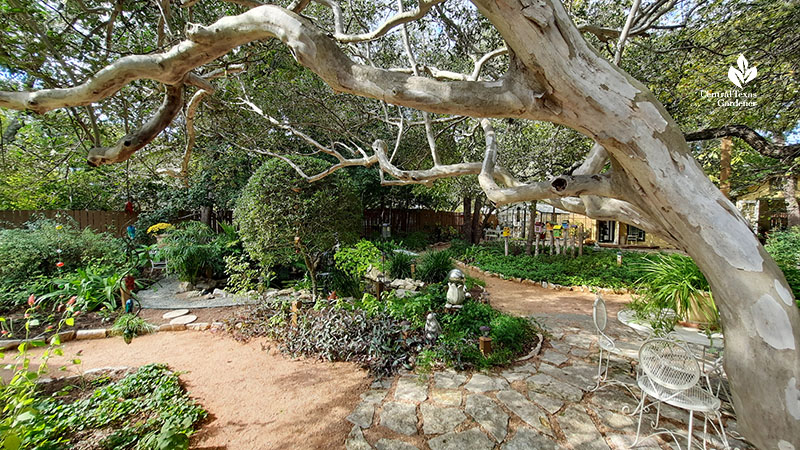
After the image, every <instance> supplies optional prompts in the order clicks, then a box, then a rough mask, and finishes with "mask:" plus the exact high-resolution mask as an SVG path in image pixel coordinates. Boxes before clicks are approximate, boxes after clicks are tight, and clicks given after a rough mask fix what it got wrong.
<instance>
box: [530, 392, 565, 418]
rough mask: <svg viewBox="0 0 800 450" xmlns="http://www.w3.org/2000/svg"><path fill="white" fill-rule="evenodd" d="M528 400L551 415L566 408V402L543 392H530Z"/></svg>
mask: <svg viewBox="0 0 800 450" xmlns="http://www.w3.org/2000/svg"><path fill="white" fill-rule="evenodd" d="M528 398H530V399H531V401H533V402H534V403H536V404H537V405H539V406H541V407H542V408H543V409H544V410H545V411H547V412H549V413H550V414H555V413H557V412H558V410H559V409H561V407H562V406H564V402H563V401H562V400H561V399H558V398H555V397H551V396H549V395H547V394H542V393H541V392H534V391H528Z"/></svg>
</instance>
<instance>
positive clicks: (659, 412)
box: [656, 402, 661, 428]
mask: <svg viewBox="0 0 800 450" xmlns="http://www.w3.org/2000/svg"><path fill="white" fill-rule="evenodd" d="M659 420H661V402H658V405H656V428H658V422H659Z"/></svg>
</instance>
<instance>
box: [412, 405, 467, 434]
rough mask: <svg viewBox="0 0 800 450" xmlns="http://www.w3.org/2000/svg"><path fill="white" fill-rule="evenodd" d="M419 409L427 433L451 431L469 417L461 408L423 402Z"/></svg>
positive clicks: (423, 427) (423, 428)
mask: <svg viewBox="0 0 800 450" xmlns="http://www.w3.org/2000/svg"><path fill="white" fill-rule="evenodd" d="M419 409H420V412H422V430H423V433H425V434H444V433H450V432H452V431H454V430H455V429H456V427H457V426H458V425H460V424H461V422H463V421H465V420H466V419H467V416H466V415H465V414H464V413H463V412H461V409H459V408H452V407H451V408H442V407H438V406H433V405H431V404H427V403H423V404H422V405H420V406H419Z"/></svg>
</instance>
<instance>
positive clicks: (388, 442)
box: [375, 439, 419, 450]
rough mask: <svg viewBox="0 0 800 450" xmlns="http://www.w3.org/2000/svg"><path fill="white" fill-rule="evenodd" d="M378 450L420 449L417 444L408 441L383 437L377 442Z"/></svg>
mask: <svg viewBox="0 0 800 450" xmlns="http://www.w3.org/2000/svg"><path fill="white" fill-rule="evenodd" d="M375 448H376V449H377V450H419V449H418V448H417V447H416V446H414V445H411V444H409V443H408V442H403V441H398V440H396V439H381V440H379V441H378V442H376V443H375Z"/></svg>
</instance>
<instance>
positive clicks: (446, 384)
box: [433, 370, 467, 389]
mask: <svg viewBox="0 0 800 450" xmlns="http://www.w3.org/2000/svg"><path fill="white" fill-rule="evenodd" d="M465 381H467V377H466V376H465V375H461V374H459V373H458V372H456V371H451V370H448V371H445V372H436V373H435V374H433V385H434V387H437V388H440V389H457V388H459V387H460V386H461V385H462V384H464V382H465Z"/></svg>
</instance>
